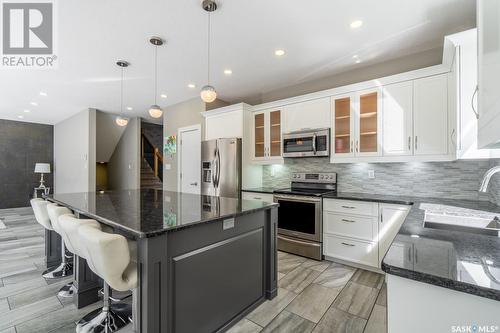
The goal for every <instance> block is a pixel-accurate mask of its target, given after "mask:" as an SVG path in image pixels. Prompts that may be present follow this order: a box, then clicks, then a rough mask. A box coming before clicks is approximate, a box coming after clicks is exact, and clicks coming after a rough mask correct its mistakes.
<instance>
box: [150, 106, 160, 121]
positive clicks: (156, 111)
mask: <svg viewBox="0 0 500 333" xmlns="http://www.w3.org/2000/svg"><path fill="white" fill-rule="evenodd" d="M162 114H163V111H162V109H161V108H160V107H159V106H158V105H156V104H155V105H151V108H150V109H149V115H150V116H151V117H153V118H160V117H161V115H162Z"/></svg>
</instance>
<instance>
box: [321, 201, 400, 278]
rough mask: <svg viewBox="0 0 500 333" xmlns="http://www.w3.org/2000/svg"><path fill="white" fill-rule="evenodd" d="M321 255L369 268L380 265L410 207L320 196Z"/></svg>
mask: <svg viewBox="0 0 500 333" xmlns="http://www.w3.org/2000/svg"><path fill="white" fill-rule="evenodd" d="M323 207H324V208H323V254H324V255H325V256H326V257H330V258H333V259H335V258H337V259H341V260H344V261H350V262H353V263H358V264H362V265H366V266H370V267H375V268H380V264H381V262H382V259H383V257H384V255H385V254H386V252H387V251H388V249H389V246H390V245H391V243H392V241H393V239H394V237H395V236H396V234H397V232H398V231H399V228H400V227H401V224H402V223H403V222H404V220H405V218H406V215H407V214H408V212H409V209H410V207H409V206H405V205H394V204H382V203H380V204H379V203H376V202H363V201H349V200H340V199H324V203H323Z"/></svg>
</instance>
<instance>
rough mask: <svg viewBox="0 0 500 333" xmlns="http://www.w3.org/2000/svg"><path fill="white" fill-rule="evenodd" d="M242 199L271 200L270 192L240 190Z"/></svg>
mask: <svg viewBox="0 0 500 333" xmlns="http://www.w3.org/2000/svg"><path fill="white" fill-rule="evenodd" d="M241 198H242V199H243V200H259V201H264V202H273V194H272V193H258V192H245V191H243V192H241Z"/></svg>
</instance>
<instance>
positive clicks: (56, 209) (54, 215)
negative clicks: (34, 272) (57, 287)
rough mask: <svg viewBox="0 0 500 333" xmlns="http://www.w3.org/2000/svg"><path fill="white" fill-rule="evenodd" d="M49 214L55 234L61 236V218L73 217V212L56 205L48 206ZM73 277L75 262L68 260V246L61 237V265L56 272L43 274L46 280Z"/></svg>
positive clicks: (50, 204) (51, 271)
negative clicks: (64, 216) (63, 216)
mask: <svg viewBox="0 0 500 333" xmlns="http://www.w3.org/2000/svg"><path fill="white" fill-rule="evenodd" d="M47 213H48V215H49V218H50V222H51V223H52V228H53V229H54V231H55V232H57V233H58V234H59V235H61V228H60V226H59V217H60V216H62V215H73V213H72V212H71V210H69V209H68V208H66V207H61V206H58V205H57V204H55V203H49V204H48V205H47ZM70 275H73V262H72V261H70V260H68V257H67V256H66V245H65V244H64V238H63V237H62V235H61V264H60V265H59V266H58V267H57V268H56V269H54V270H48V271H46V272H44V273H43V274H42V276H43V277H44V278H46V279H59V278H64V277H67V276H70Z"/></svg>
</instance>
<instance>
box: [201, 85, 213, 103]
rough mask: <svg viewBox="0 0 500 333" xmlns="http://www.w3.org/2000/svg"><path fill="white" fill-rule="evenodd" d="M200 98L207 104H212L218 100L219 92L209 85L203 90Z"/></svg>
mask: <svg viewBox="0 0 500 333" xmlns="http://www.w3.org/2000/svg"><path fill="white" fill-rule="evenodd" d="M200 96H201V99H202V100H203V101H204V102H205V103H212V102H213V101H215V99H216V98H217V92H216V91H215V88H214V87H212V86H209V85H207V86H204V87H203V88H202V89H201V92H200Z"/></svg>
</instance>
